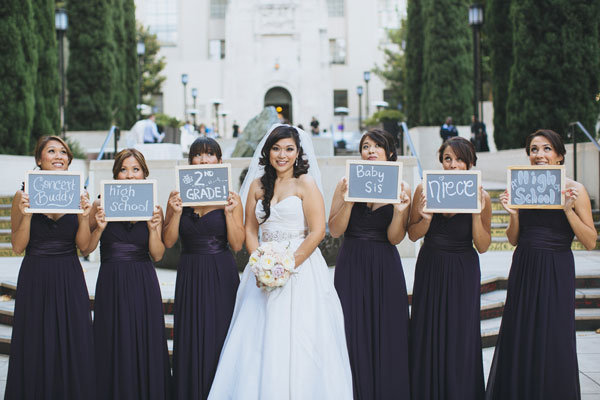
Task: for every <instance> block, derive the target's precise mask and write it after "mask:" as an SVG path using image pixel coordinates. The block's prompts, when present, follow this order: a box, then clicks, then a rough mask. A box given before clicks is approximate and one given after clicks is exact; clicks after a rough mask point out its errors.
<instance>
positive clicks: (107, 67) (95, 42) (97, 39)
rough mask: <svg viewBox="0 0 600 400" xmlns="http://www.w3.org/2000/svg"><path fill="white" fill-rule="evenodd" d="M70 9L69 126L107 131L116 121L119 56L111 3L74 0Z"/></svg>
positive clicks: (67, 110) (69, 4)
mask: <svg viewBox="0 0 600 400" xmlns="http://www.w3.org/2000/svg"><path fill="white" fill-rule="evenodd" d="M68 9H69V15H70V17H69V30H68V31H67V35H68V38H69V67H68V70H67V82H68V88H69V96H68V101H67V108H66V119H67V123H68V128H69V129H70V130H88V129H91V130H106V129H108V128H109V127H110V125H111V123H112V122H113V111H112V99H113V96H112V90H113V84H114V79H113V71H114V68H115V57H114V55H113V49H114V44H113V27H112V22H111V15H112V14H111V2H107V1H104V0H87V1H77V0H72V1H69V3H68Z"/></svg>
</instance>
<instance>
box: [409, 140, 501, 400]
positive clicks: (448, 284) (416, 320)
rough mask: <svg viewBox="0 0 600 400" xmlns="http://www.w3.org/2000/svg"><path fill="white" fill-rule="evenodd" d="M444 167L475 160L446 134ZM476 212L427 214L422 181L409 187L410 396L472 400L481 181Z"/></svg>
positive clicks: (484, 206) (487, 210)
mask: <svg viewBox="0 0 600 400" xmlns="http://www.w3.org/2000/svg"><path fill="white" fill-rule="evenodd" d="M439 160H440V163H442V168H443V169H444V170H449V171H452V170H469V169H471V167H473V166H475V163H476V161H477V156H476V155H475V147H474V146H473V144H472V143H471V142H470V141H468V140H467V139H464V138H461V137H453V138H450V139H448V140H447V141H445V142H444V143H443V144H442V146H441V147H440V149H439ZM479 191H480V196H481V213H479V214H439V213H435V214H432V213H427V212H425V211H424V210H423V209H424V207H425V206H426V204H427V202H426V198H425V197H424V195H423V185H422V184H420V185H419V186H417V188H416V189H415V195H414V199H413V207H412V210H411V213H410V222H409V224H408V236H409V238H410V239H411V240H412V241H416V240H418V239H420V238H422V237H423V236H425V241H424V244H423V246H422V247H421V250H420V251H419V256H418V258H417V264H416V266H415V281H414V285H413V297H412V309H411V323H410V338H411V344H410V352H411V389H412V398H413V399H414V400H417V399H418V400H442V399H447V400H479V399H483V396H484V380H483V360H482V356H481V331H480V287H481V272H480V270H479V257H478V255H477V252H476V251H475V249H474V248H473V245H475V247H476V248H477V251H479V252H480V253H483V252H485V251H487V249H488V247H489V245H490V243H491V240H492V237H491V228H490V227H491V220H492V207H491V201H490V196H489V195H488V194H487V192H485V191H484V190H483V189H482V188H481V187H480V188H479Z"/></svg>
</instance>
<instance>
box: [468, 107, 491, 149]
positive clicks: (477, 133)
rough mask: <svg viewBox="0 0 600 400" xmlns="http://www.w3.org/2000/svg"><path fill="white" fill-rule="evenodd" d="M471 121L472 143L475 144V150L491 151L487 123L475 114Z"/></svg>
mask: <svg viewBox="0 0 600 400" xmlns="http://www.w3.org/2000/svg"><path fill="white" fill-rule="evenodd" d="M471 121H472V122H471V143H473V145H474V146H475V150H476V151H490V148H489V146H488V141H487V132H486V130H485V124H484V123H483V121H479V120H478V119H477V117H476V116H474V115H473V116H471Z"/></svg>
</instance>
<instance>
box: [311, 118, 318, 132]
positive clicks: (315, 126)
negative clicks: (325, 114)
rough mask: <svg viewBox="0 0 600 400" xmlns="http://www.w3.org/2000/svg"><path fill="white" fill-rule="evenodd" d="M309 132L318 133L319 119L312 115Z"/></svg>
mask: <svg viewBox="0 0 600 400" xmlns="http://www.w3.org/2000/svg"><path fill="white" fill-rule="evenodd" d="M310 132H311V133H312V134H313V135H318V134H319V121H318V120H317V118H316V117H312V120H311V121H310Z"/></svg>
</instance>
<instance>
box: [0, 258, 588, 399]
mask: <svg viewBox="0 0 600 400" xmlns="http://www.w3.org/2000/svg"><path fill="white" fill-rule="evenodd" d="M573 254H574V256H575V272H576V275H577V276H584V275H600V251H574V252H573ZM511 258H512V251H493V252H488V253H485V254H481V255H480V262H481V279H482V280H488V279H491V278H495V277H505V278H506V277H508V272H509V269H510V262H511ZM20 263H21V257H0V282H7V283H11V282H12V283H16V281H17V276H18V272H19V266H20ZM415 263H416V258H403V259H402V264H403V267H404V273H405V277H406V286H407V289H408V291H409V293H411V292H412V285H413V277H414V268H415ZM82 265H83V268H84V273H85V278H86V283H87V286H88V290H89V292H90V295H93V294H94V290H95V286H96V278H97V276H98V269H99V266H100V265H99V263H91V262H87V261H83V262H82ZM157 274H158V279H159V281H160V288H161V291H162V296H163V298H169V299H172V298H173V297H174V293H175V278H176V272H175V271H172V270H165V269H159V270H157ZM332 274H333V269H332ZM598 290H599V291H600V289H598ZM576 337H577V354H578V360H579V372H580V374H579V377H580V383H581V399H582V400H592V399H595V400H600V333H596V332H581V331H580V332H577V333H576ZM493 354H494V348H493V347H491V348H487V349H483V363H484V370H485V377H486V380H487V376H488V373H489V369H490V364H491V362H492V357H493ZM7 371H8V356H6V355H0V396H1V398H3V397H4V389H5V386H6V374H7Z"/></svg>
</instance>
